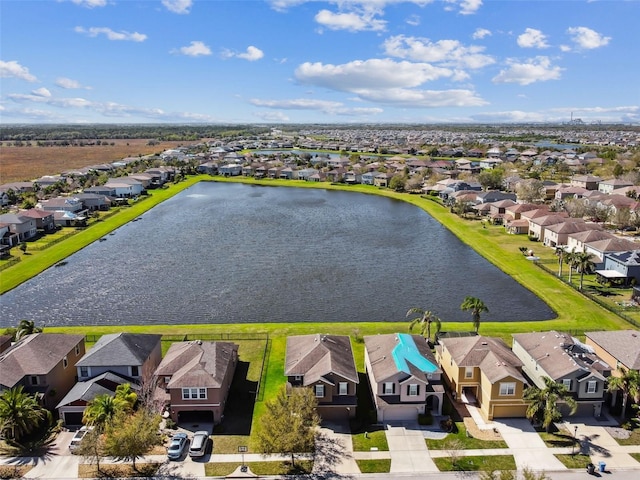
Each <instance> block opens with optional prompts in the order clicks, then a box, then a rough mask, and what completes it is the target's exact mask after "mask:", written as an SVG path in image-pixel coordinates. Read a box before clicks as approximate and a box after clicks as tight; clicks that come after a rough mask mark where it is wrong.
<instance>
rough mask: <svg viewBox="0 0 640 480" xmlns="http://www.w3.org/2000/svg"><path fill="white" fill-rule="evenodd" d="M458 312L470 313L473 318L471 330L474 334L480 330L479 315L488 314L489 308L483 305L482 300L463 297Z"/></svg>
mask: <svg viewBox="0 0 640 480" xmlns="http://www.w3.org/2000/svg"><path fill="white" fill-rule="evenodd" d="M460 310H464V311H467V312H471V316H472V317H473V328H474V329H475V331H476V333H478V330H480V315H481V314H482V313H484V312H488V311H489V308H487V306H486V305H485V304H484V302H483V301H482V300H480V299H479V298H476V297H465V299H464V300H463V301H462V304H461V305H460Z"/></svg>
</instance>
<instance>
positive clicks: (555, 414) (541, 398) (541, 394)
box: [524, 377, 578, 433]
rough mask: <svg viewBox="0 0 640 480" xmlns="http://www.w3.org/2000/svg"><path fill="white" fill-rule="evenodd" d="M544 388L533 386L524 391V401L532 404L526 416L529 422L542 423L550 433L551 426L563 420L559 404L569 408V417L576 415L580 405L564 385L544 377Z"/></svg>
mask: <svg viewBox="0 0 640 480" xmlns="http://www.w3.org/2000/svg"><path fill="white" fill-rule="evenodd" d="M543 380H544V385H545V387H544V388H542V389H541V388H538V387H537V386H535V385H533V386H531V387H528V388H527V389H525V391H524V399H525V400H527V401H529V402H531V403H529V406H528V407H527V412H526V416H527V418H528V419H529V420H531V421H534V422H540V423H541V424H542V427H543V428H544V429H545V430H546V431H547V433H549V431H550V430H551V425H552V424H553V423H554V422H558V421H560V420H561V419H562V412H560V409H559V408H558V402H564V403H566V404H567V406H568V407H569V412H570V413H569V415H573V414H574V413H576V410H577V408H578V405H577V403H576V401H575V400H574V399H573V397H572V396H571V393H569V390H567V387H565V386H564V385H563V384H561V383H558V382H556V381H555V380H552V379H551V378H549V377H543Z"/></svg>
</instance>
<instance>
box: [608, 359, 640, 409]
mask: <svg viewBox="0 0 640 480" xmlns="http://www.w3.org/2000/svg"><path fill="white" fill-rule="evenodd" d="M617 390H619V391H620V392H622V414H621V416H622V418H624V416H625V414H626V412H627V402H628V401H629V397H631V398H632V399H633V401H634V402H635V403H640V373H638V370H627V369H625V368H624V367H622V366H620V367H618V375H616V376H611V377H609V380H608V384H607V391H609V392H614V391H617Z"/></svg>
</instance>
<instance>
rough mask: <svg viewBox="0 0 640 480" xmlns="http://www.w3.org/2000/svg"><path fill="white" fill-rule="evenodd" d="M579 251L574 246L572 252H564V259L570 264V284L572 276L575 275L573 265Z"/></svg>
mask: <svg viewBox="0 0 640 480" xmlns="http://www.w3.org/2000/svg"><path fill="white" fill-rule="evenodd" d="M578 253H579V252H576V249H575V248H572V249H571V251H570V252H564V261H565V263H566V264H567V265H569V284H571V278H572V275H573V267H574V264H575V261H576V256H577V255H578Z"/></svg>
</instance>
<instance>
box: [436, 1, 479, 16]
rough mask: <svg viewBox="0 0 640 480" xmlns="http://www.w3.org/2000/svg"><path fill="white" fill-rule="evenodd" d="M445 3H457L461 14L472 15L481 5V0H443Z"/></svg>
mask: <svg viewBox="0 0 640 480" xmlns="http://www.w3.org/2000/svg"><path fill="white" fill-rule="evenodd" d="M444 1H445V3H450V4H455V5H459V7H460V14H461V15H472V14H474V13H476V12H477V11H478V9H479V8H480V7H481V6H482V0H444Z"/></svg>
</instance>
